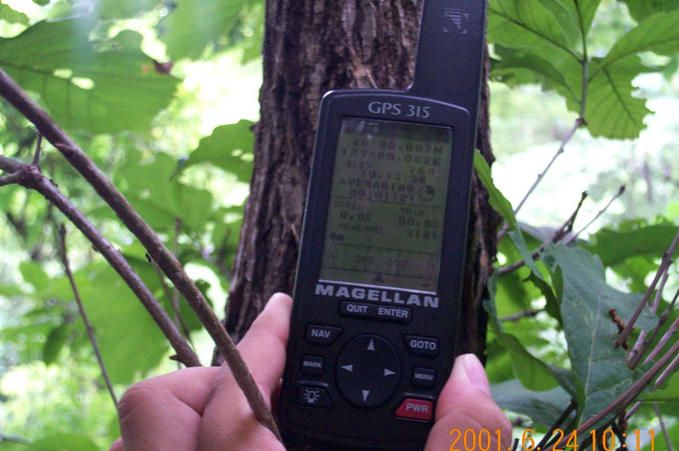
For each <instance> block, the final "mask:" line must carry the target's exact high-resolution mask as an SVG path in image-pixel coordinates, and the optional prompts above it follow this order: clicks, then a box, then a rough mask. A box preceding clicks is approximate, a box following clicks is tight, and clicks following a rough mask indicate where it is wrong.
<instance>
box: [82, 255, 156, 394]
mask: <svg viewBox="0 0 679 451" xmlns="http://www.w3.org/2000/svg"><path fill="white" fill-rule="evenodd" d="M87 272H88V275H89V279H88V280H89V281H88V282H86V281H83V282H82V283H80V284H79V286H78V288H79V289H80V295H81V297H82V300H83V304H84V307H85V311H86V312H87V316H88V318H89V320H90V323H91V324H92V327H93V328H94V332H95V336H96V338H97V341H98V344H99V347H100V349H101V353H102V357H103V359H104V363H105V364H106V368H107V370H108V373H109V376H110V378H111V381H112V382H113V383H114V384H128V383H130V382H132V381H133V380H134V379H135V378H136V377H139V374H142V375H143V374H145V373H146V372H148V371H150V370H151V369H153V368H155V367H156V365H158V362H159V361H160V359H162V358H163V356H164V355H165V352H166V351H167V346H168V344H167V341H166V339H165V338H164V336H163V334H162V333H161V332H160V329H159V328H158V326H157V325H156V323H155V322H154V321H153V319H152V318H151V316H150V315H149V313H148V312H147V311H146V309H144V307H143V306H142V305H141V303H140V302H139V300H138V299H137V298H136V297H135V296H134V294H133V293H132V291H131V290H130V289H129V288H128V287H127V285H125V284H124V282H123V281H122V280H121V279H120V276H118V274H116V273H115V272H114V271H113V270H112V269H111V268H110V267H108V266H106V265H104V264H101V265H95V266H93V267H90V268H89V269H88V271H87Z"/></svg>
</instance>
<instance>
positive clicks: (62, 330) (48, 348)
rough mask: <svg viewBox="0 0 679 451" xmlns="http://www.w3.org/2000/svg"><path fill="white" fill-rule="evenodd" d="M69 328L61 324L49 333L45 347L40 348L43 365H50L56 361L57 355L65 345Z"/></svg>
mask: <svg viewBox="0 0 679 451" xmlns="http://www.w3.org/2000/svg"><path fill="white" fill-rule="evenodd" d="M68 331H69V327H68V326H67V325H66V324H61V325H59V326H57V327H55V328H54V329H52V330H51V331H50V333H49V334H48V335H47V338H46V339H45V345H44V346H43V348H42V360H43V361H44V362H45V365H50V364H52V363H54V362H56V361H57V359H58V358H59V354H60V353H61V350H62V349H63V347H64V344H66V338H67V337H68Z"/></svg>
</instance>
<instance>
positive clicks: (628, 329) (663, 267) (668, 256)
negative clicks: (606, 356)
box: [615, 231, 679, 346]
mask: <svg viewBox="0 0 679 451" xmlns="http://www.w3.org/2000/svg"><path fill="white" fill-rule="evenodd" d="M677 244H679V231H677V234H676V235H675V236H674V239H673V240H672V244H670V247H669V249H668V250H667V251H665V253H664V255H663V258H662V261H661V262H660V266H659V267H658V271H657V272H656V273H655V277H653V281H652V282H651V284H650V285H649V286H648V289H647V290H646V293H645V294H644V297H643V298H642V299H641V302H639V305H638V306H637V309H636V310H635V311H634V313H633V314H632V317H631V318H630V319H629V320H628V321H627V325H626V326H625V328H624V329H623V330H622V331H621V332H620V334H619V335H618V339H617V340H615V345H616V346H620V345H621V344H623V343H624V342H625V340H627V337H628V336H629V334H631V333H632V330H633V329H634V323H635V322H636V321H637V319H638V318H639V315H640V314H641V311H642V310H643V309H644V307H645V306H646V304H648V300H649V299H650V298H651V294H653V291H654V290H655V287H656V285H657V284H658V281H659V280H660V278H661V277H662V275H663V274H664V273H665V271H667V268H668V267H669V266H670V263H671V262H672V254H674V250H675V249H676V248H677Z"/></svg>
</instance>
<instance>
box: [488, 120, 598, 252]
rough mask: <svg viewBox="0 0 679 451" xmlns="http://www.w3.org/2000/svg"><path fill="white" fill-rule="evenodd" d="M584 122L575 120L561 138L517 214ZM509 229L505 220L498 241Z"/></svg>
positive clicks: (515, 211)
mask: <svg viewBox="0 0 679 451" xmlns="http://www.w3.org/2000/svg"><path fill="white" fill-rule="evenodd" d="M583 123H584V120H582V118H580V117H579V118H577V119H576V120H575V123H574V124H573V127H571V129H570V130H569V131H568V133H566V136H565V137H564V138H563V140H561V145H559V148H558V149H557V151H556V153H555V154H554V155H553V156H552V159H551V160H549V163H547V166H546V167H545V169H544V170H543V171H542V172H541V173H540V174H538V176H537V178H536V179H535V182H534V183H533V185H531V187H530V188H529V189H528V192H526V194H525V195H524V196H523V199H521V202H519V205H517V207H516V208H515V209H514V214H515V215H516V214H518V213H519V210H521V207H523V205H524V204H525V203H526V201H527V200H528V198H529V197H530V196H531V194H533V191H535V188H537V187H538V185H539V184H540V182H542V180H543V179H544V178H545V176H546V175H547V172H548V171H549V170H550V168H551V167H552V165H553V164H554V162H555V161H556V160H557V158H559V156H560V155H561V154H562V153H564V151H565V150H566V145H567V144H568V142H569V141H570V140H571V139H572V138H573V136H574V135H575V132H576V131H577V130H578V128H580V126H581V125H582V124H583ZM508 230H509V224H507V223H506V222H505V224H504V225H503V226H502V229H501V230H500V232H499V233H498V237H497V240H498V242H499V241H500V240H501V239H502V237H504V236H505V234H506V233H507V231H508Z"/></svg>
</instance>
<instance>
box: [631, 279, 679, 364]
mask: <svg viewBox="0 0 679 451" xmlns="http://www.w3.org/2000/svg"><path fill="white" fill-rule="evenodd" d="M667 275H669V271H665V276H667ZM665 276H663V280H665V279H666V277H665ZM661 285H662V281H661ZM658 291H660V290H658ZM656 298H657V296H656ZM677 298H679V289H677V291H675V293H674V297H672V301H671V302H670V305H669V306H668V307H667V308H666V309H665V311H664V312H662V315H660V318H658V323H657V324H656V326H655V328H653V331H652V332H651V335H650V337H647V335H648V334H647V333H646V331H645V330H642V331H641V332H639V337H638V338H637V342H636V343H635V344H634V348H632V351H630V353H629V355H628V357H627V365H628V366H629V367H630V368H631V369H634V368H636V366H637V365H638V364H639V361H640V360H641V358H642V357H643V356H644V354H646V351H648V348H649V347H650V346H651V344H652V343H653V340H655V337H656V336H657V335H658V333H659V332H660V328H661V327H662V326H663V325H664V324H665V323H666V322H667V320H668V319H669V317H670V312H672V309H673V308H674V304H675V303H676V302H677ZM657 307H658V306H655V308H654V306H653V305H651V311H652V312H653V313H655V312H657Z"/></svg>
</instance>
